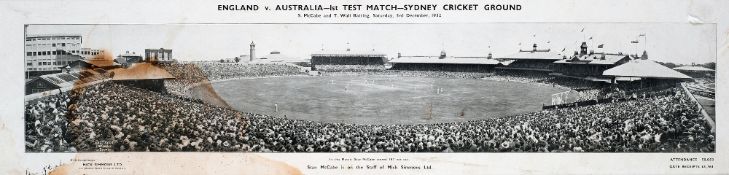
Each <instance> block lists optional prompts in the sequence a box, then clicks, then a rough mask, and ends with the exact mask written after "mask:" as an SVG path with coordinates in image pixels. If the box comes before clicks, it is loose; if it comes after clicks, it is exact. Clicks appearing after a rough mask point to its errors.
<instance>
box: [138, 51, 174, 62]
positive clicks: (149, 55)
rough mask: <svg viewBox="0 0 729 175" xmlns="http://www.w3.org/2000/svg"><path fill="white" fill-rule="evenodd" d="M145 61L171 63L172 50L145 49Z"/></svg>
mask: <svg viewBox="0 0 729 175" xmlns="http://www.w3.org/2000/svg"><path fill="white" fill-rule="evenodd" d="M144 59H145V61H152V62H171V61H173V59H172V49H165V48H159V49H144Z"/></svg>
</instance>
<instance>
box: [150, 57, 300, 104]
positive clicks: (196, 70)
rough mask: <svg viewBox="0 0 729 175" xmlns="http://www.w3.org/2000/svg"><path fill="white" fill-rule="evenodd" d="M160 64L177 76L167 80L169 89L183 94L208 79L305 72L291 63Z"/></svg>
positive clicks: (166, 85)
mask: <svg viewBox="0 0 729 175" xmlns="http://www.w3.org/2000/svg"><path fill="white" fill-rule="evenodd" d="M160 66H161V67H162V68H164V69H165V70H167V71H168V72H169V73H170V74H172V75H173V76H175V79H171V80H168V81H165V87H166V88H167V91H168V92H170V93H173V94H176V95H182V96H184V95H185V94H187V91H188V90H189V88H190V86H191V85H195V84H196V83H202V82H207V81H214V80H225V79H235V78H246V77H265V76H284V75H301V74H305V72H302V71H301V69H300V67H298V66H295V65H291V64H235V63H218V62H196V63H169V64H160Z"/></svg>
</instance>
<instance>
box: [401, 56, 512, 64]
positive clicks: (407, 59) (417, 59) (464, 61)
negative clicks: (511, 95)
mask: <svg viewBox="0 0 729 175" xmlns="http://www.w3.org/2000/svg"><path fill="white" fill-rule="evenodd" d="M390 63H424V64H499V61H497V60H494V59H486V58H454V57H446V58H444V59H439V58H438V57H400V58H396V59H394V60H391V61H390Z"/></svg>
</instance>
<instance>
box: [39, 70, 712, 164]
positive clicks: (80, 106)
mask: <svg viewBox="0 0 729 175" xmlns="http://www.w3.org/2000/svg"><path fill="white" fill-rule="evenodd" d="M162 66H163V68H165V69H166V70H168V71H169V72H170V73H171V74H172V75H174V76H175V77H177V78H176V79H175V80H172V82H171V83H169V84H168V85H166V86H168V88H170V87H172V88H175V87H177V88H179V89H183V88H182V87H184V86H189V85H190V84H193V83H197V82H202V81H206V80H222V79H230V78H240V77H260V76H279V75H297V74H302V72H301V71H300V69H299V67H296V66H293V65H287V64H261V65H257V64H252V65H241V64H221V63H193V64H168V65H162ZM341 74H349V73H348V72H338V73H336V72H333V73H327V74H325V75H341ZM358 74H364V75H398V76H403V77H412V76H417V77H437V78H468V79H482V78H485V79H493V80H499V81H521V82H533V83H550V82H551V83H559V82H560V81H558V80H554V78H550V77H549V76H544V75H541V74H519V73H497V74H494V73H472V72H440V71H385V72H365V73H358ZM560 85H565V86H568V87H586V86H585V85H584V84H582V83H580V82H566V83H562V84H560ZM170 91H172V90H170ZM590 93H592V92H590ZM611 93H620V91H619V90H618V91H617V92H611ZM626 99H628V100H622V101H614V102H611V103H600V104H596V105H590V106H581V107H571V108H558V109H548V110H543V111H540V112H533V113H526V114H520V115H515V116H486V119H478V120H471V121H465V122H451V123H437V124H409V125H401V124H386V125H364V124H348V123H329V122H319V121H310V120H294V119H287V118H285V117H284V118H280V117H272V116H267V115H261V114H253V113H242V112H239V111H235V110H232V109H228V108H223V107H217V106H214V105H209V104H206V103H204V102H201V101H199V100H191V99H189V98H183V97H179V96H174V95H169V94H163V93H157V92H152V91H147V90H143V89H137V88H134V87H128V86H123V85H120V84H116V83H113V82H104V83H99V84H96V85H92V86H88V87H84V88H79V89H76V90H72V91H70V92H63V93H59V94H57V95H53V96H48V97H45V98H40V99H37V100H32V101H27V102H26V104H25V109H26V110H25V128H26V129H25V132H26V133H25V135H26V137H25V141H26V142H25V148H26V150H27V151H29V152H107V151H109V152H111V151H153V152H158V151H160V152H166V151H243V152H714V151H715V143H716V142H715V141H716V140H715V134H714V133H713V132H712V131H711V129H712V128H711V126H710V125H709V124H708V123H706V121H705V120H704V119H703V118H702V115H701V114H699V112H698V109H697V106H696V105H695V104H694V103H693V102H692V101H691V100H690V99H689V98H688V96H687V94H685V93H683V91H681V90H680V89H678V88H672V89H664V91H662V93H661V94H660V95H651V96H643V97H641V98H637V97H635V98H626Z"/></svg>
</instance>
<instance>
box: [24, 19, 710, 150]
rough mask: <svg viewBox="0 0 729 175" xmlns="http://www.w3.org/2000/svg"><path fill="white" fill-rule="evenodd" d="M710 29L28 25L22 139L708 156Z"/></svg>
mask: <svg viewBox="0 0 729 175" xmlns="http://www.w3.org/2000/svg"><path fill="white" fill-rule="evenodd" d="M667 29H670V30H667ZM715 33H716V26H715V25H709V24H672V23H469V24H168V25H116V24H113V25H112V24H110V25H99V24H93V25H42V24H36V25H26V27H25V51H24V52H25V57H24V60H25V68H24V69H25V74H24V76H25V104H24V111H25V115H24V116H23V118H24V125H25V126H24V128H25V134H24V135H25V143H24V145H25V151H26V152H59V153H66V152H297V153H298V152H300V153H307V152H353V153H398V152H427V153H440V152H446V153H448V152H491V153H496V152H523V153H580V152H589V153H612V152H617V153H626V152H627V153H640V152H669V153H676V152H687V153H698V152H709V153H713V152H715V151H716V150H715V147H716V133H715V132H716V128H715V127H716V126H715V125H716V124H715V122H714V121H715V120H716V118H715V109H714V108H715V100H716V99H715V92H716V90H715V86H716V85H715V81H716V78H715V77H716V74H715V70H716V55H715V53H717V51H716V49H717V47H716V35H715Z"/></svg>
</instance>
